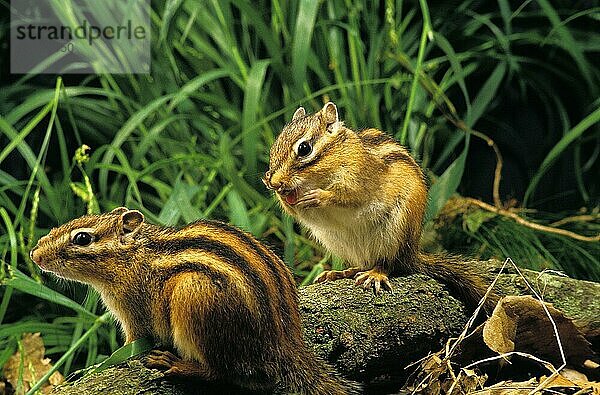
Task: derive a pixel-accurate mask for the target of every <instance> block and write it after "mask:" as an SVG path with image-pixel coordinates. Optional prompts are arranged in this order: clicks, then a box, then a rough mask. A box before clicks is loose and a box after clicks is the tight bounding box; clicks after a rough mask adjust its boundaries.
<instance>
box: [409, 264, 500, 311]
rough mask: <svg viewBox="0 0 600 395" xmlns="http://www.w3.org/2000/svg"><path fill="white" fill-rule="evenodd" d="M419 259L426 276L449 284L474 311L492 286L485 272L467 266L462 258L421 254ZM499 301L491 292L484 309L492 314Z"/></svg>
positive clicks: (496, 295)
mask: <svg viewBox="0 0 600 395" xmlns="http://www.w3.org/2000/svg"><path fill="white" fill-rule="evenodd" d="M418 259H419V261H420V263H421V264H422V266H423V268H424V269H423V270H424V271H425V273H424V274H427V275H428V276H430V277H432V278H434V279H436V280H438V281H440V282H442V283H444V284H447V285H448V287H449V288H450V290H451V291H452V292H453V293H456V294H458V295H459V296H462V297H463V302H465V304H467V306H468V307H470V308H472V309H475V308H476V307H477V305H478V304H479V302H480V301H481V300H482V298H483V297H484V295H485V294H486V292H487V289H488V287H489V285H490V284H489V283H488V282H487V281H486V279H485V278H484V276H483V272H482V271H481V270H478V269H477V268H476V267H475V266H473V265H470V264H466V263H465V262H464V261H465V259H464V258H462V257H454V256H452V255H442V254H425V253H419V256H418ZM498 300H499V296H498V294H496V293H495V292H493V291H492V292H490V293H489V294H488V295H487V296H486V298H485V301H484V304H483V307H484V309H485V310H486V311H487V312H488V313H491V312H492V311H493V310H494V307H496V303H498Z"/></svg>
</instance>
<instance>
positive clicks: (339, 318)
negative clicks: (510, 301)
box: [53, 260, 600, 395]
mask: <svg viewBox="0 0 600 395" xmlns="http://www.w3.org/2000/svg"><path fill="white" fill-rule="evenodd" d="M465 264H471V265H476V267H478V268H479V269H480V270H481V273H482V276H485V277H486V278H487V279H488V280H489V281H490V282H491V281H492V280H493V279H494V278H495V277H498V280H497V284H496V288H495V289H496V290H497V292H498V293H500V294H511V295H518V294H529V293H531V292H529V290H528V287H527V286H526V281H527V282H529V283H530V284H531V285H533V286H534V288H535V289H536V292H538V293H540V294H543V297H544V300H545V301H547V302H550V303H552V304H554V306H555V307H557V308H558V309H560V310H562V311H563V312H564V313H565V314H566V315H567V316H569V317H571V318H573V319H574V321H575V322H576V323H577V324H578V325H579V326H580V327H582V328H584V333H586V334H587V335H588V340H590V341H591V342H592V344H593V347H594V348H595V350H596V351H598V344H599V343H598V339H599V338H600V336H598V334H599V333H600V284H598V283H593V282H588V281H579V280H574V279H570V278H567V277H562V276H557V275H553V274H547V273H542V274H540V273H538V272H534V271H528V270H522V272H523V277H521V276H520V275H518V274H517V273H516V271H515V270H514V268H512V267H507V268H506V270H505V272H504V273H503V274H500V275H499V276H497V273H498V271H499V269H500V267H501V266H502V265H501V263H500V262H498V261H494V260H490V261H484V262H465ZM391 281H392V285H393V287H394V292H393V293H389V292H388V293H383V294H382V295H378V296H376V295H373V294H372V293H371V292H367V291H365V290H363V289H362V288H359V287H355V286H354V285H353V282H352V281H350V280H340V281H336V282H332V283H323V284H314V285H311V286H307V287H303V288H300V290H299V294H300V311H301V314H302V316H303V324H304V330H305V339H306V341H307V343H308V344H309V345H310V346H311V347H312V348H313V350H314V351H315V353H316V354H317V355H319V356H320V357H321V358H323V359H325V360H327V361H329V363H331V364H332V365H334V366H335V367H336V369H337V370H338V371H339V372H340V373H341V374H343V375H344V376H346V377H348V378H350V379H352V380H356V381H360V382H362V383H365V384H366V386H367V387H369V388H371V389H374V390H376V391H378V392H379V391H381V392H387V391H389V390H392V389H397V388H398V387H399V386H400V385H401V384H402V383H403V382H404V381H405V380H406V378H407V376H408V375H409V374H410V373H411V369H410V368H408V369H407V366H409V365H410V364H411V363H413V362H415V361H418V360H419V359H421V358H423V357H425V356H426V355H428V354H429V353H431V352H435V351H438V350H440V349H441V348H443V347H444V345H445V344H446V342H447V340H448V339H449V338H451V337H455V336H457V335H458V334H459V333H460V332H461V331H462V330H463V328H464V326H465V324H466V322H467V320H468V318H469V316H470V312H467V311H466V310H465V307H464V306H463V305H462V303H461V302H460V301H458V300H457V299H455V298H454V297H452V296H451V295H450V294H449V293H448V291H447V290H446V289H445V287H444V285H443V284H439V283H437V282H436V281H434V280H432V279H431V278H429V277H427V276H424V275H410V276H406V277H397V278H393V279H391ZM223 391H226V393H236V389H235V388H229V387H228V388H223V386H221V385H207V384H206V383H200V382H189V381H188V382H174V381H169V380H166V379H165V378H164V377H163V375H162V373H160V372H158V371H156V370H151V369H146V368H145V367H143V366H142V364H141V363H140V361H139V359H133V360H130V361H128V362H127V363H124V364H121V365H118V366H114V367H111V368H108V369H106V370H104V371H102V372H99V373H95V374H90V375H87V376H84V377H83V378H81V379H79V380H77V381H75V382H73V383H69V384H66V385H63V386H60V387H58V388H56V389H55V390H54V392H53V393H56V394H74V395H75V394H76V395H88V394H106V393H111V394H122V395H128V394H132V395H133V394H139V393H145V394H165V395H167V394H169V395H170V394H174V395H175V394H176V395H184V394H198V393H202V394H207V393H224V392H223ZM237 391H238V392H239V393H247V392H244V391H239V390H237Z"/></svg>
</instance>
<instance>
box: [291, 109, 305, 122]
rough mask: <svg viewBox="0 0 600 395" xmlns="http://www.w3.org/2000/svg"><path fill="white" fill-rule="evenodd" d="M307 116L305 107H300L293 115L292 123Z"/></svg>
mask: <svg viewBox="0 0 600 395" xmlns="http://www.w3.org/2000/svg"><path fill="white" fill-rule="evenodd" d="M305 115H306V110H305V109H304V107H298V109H297V110H296V112H295V113H294V115H292V121H295V120H296V119H298V118H302V117H303V116H305Z"/></svg>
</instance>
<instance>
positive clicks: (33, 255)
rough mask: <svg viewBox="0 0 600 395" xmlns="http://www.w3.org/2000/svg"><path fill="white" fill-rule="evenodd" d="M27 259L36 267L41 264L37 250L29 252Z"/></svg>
mask: <svg viewBox="0 0 600 395" xmlns="http://www.w3.org/2000/svg"><path fill="white" fill-rule="evenodd" d="M29 258H31V260H32V261H33V262H35V264H36V265H39V264H40V263H41V262H42V257H41V256H40V253H39V250H38V249H37V248H35V247H34V248H33V249H32V250H31V251H29Z"/></svg>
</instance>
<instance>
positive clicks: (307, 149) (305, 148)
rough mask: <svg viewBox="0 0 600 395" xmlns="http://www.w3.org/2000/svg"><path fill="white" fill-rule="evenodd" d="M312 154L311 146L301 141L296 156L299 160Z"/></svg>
mask: <svg viewBox="0 0 600 395" xmlns="http://www.w3.org/2000/svg"><path fill="white" fill-rule="evenodd" d="M311 152H312V146H311V145H310V143H309V142H308V141H303V142H301V143H300V144H299V145H298V156H299V157H300V158H302V157H304V156H306V155H309V154H310V153H311Z"/></svg>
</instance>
